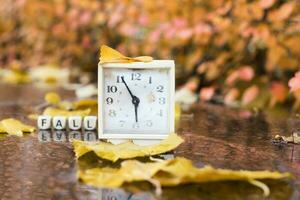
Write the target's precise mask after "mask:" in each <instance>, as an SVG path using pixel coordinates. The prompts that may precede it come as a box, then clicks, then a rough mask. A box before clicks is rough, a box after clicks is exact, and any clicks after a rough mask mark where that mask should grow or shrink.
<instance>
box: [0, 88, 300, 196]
mask: <svg viewBox="0 0 300 200" xmlns="http://www.w3.org/2000/svg"><path fill="white" fill-rule="evenodd" d="M0 91H1V92H0V119H3V118H7V117H15V118H18V119H20V120H22V121H24V122H27V123H30V124H35V122H34V121H31V120H29V119H27V118H26V116H27V114H29V113H32V112H35V111H36V110H37V109H38V107H39V105H41V104H42V103H43V96H44V94H45V93H46V92H47V91H53V90H52V89H47V90H46V89H38V88H35V87H33V86H30V85H28V86H11V85H0ZM58 92H59V93H60V94H62V95H63V97H64V98H69V99H72V98H73V96H72V93H71V92H69V91H64V90H58ZM299 129H300V120H299V119H296V118H293V117H288V116H287V115H285V114H282V115H279V116H272V115H269V114H265V113H259V114H256V115H250V114H249V113H248V112H246V111H242V110H238V109H229V108H224V107H222V106H216V105H208V104H206V105H198V106H195V107H194V108H193V109H192V110H191V111H190V112H188V113H185V114H183V115H182V116H181V118H180V120H179V121H178V123H177V132H178V134H179V135H181V136H182V137H184V138H185V143H183V144H182V145H181V146H180V147H179V148H178V149H176V150H175V151H174V152H173V153H174V154H175V156H184V157H186V158H189V159H191V160H193V162H194V164H195V165H197V166H199V167H201V166H203V165H207V164H209V165H212V166H214V167H220V168H229V169H247V170H264V169H267V170H279V171H282V172H284V171H288V172H291V173H293V175H294V177H295V178H294V179H293V180H290V181H271V180H267V181H265V182H266V183H267V185H268V186H269V187H270V189H271V195H270V197H268V198H267V199H295V200H296V199H300V145H293V144H274V143H272V138H273V137H274V136H275V135H276V134H281V135H290V134H291V133H292V132H293V131H299ZM74 137H75V138H81V139H84V140H89V139H90V140H93V139H95V137H96V136H95V135H93V133H89V135H86V133H80V134H78V133H73V134H72V133H71V134H70V133H64V132H60V133H47V132H38V131H37V132H36V133H35V134H31V135H26V136H25V137H22V138H19V137H15V136H6V135H0V199H1V200H8V199H24V200H25V199H30V200H39V199H58V200H60V199H84V200H94V199H95V200H96V199H97V200H98V199H104V200H115V199H118V200H119V199H122V200H123V199H221V198H222V199H265V198H264V197H263V196H262V192H261V190H260V189H258V188H255V187H253V186H251V185H249V184H248V183H244V182H220V183H206V184H198V185H185V186H180V187H174V188H165V189H163V193H162V195H161V196H160V197H157V196H155V195H154V191H153V190H150V191H139V192H136V193H134V194H133V193H130V192H125V191H124V190H121V189H119V190H109V189H96V188H93V187H90V186H86V185H83V184H81V183H80V182H78V181H77V180H76V168H77V164H76V161H75V157H74V153H73V150H72V146H71V144H70V142H69V141H70V139H71V138H74Z"/></svg>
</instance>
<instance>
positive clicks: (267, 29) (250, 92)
mask: <svg viewBox="0 0 300 200" xmlns="http://www.w3.org/2000/svg"><path fill="white" fill-rule="evenodd" d="M101 44H106V45H108V46H111V47H113V48H116V49H117V50H119V51H120V52H122V53H123V54H125V55H128V56H139V55H150V56H153V57H154V58H155V59H174V60H175V62H176V72H177V74H176V75H177V83H178V86H179V88H185V89H187V90H189V91H190V92H192V93H193V95H196V97H197V99H198V100H200V101H213V102H216V103H225V104H226V105H229V106H250V107H253V106H256V107H262V108H263V107H266V106H269V107H274V106H275V105H279V104H284V105H288V106H292V105H293V106H294V108H295V109H297V108H298V107H299V105H300V103H299V102H300V92H299V91H300V90H299V88H300V74H298V76H297V75H295V76H294V74H295V73H296V72H297V71H298V70H299V67H300V3H299V1H297V0H290V1H285V0H210V1H207V0H164V1H143V0H109V1H100V0H99V1H98V0H88V1H87V0H15V1H11V0H1V5H0V66H1V68H6V69H13V70H17V71H18V72H20V71H22V73H23V72H24V73H25V72H26V71H27V70H28V69H29V68H34V67H37V66H41V65H54V66H59V67H65V68H69V69H71V70H73V69H75V68H80V69H82V70H85V71H91V72H95V71H96V70H97V62H98V59H99V55H98V54H99V47H100V45H101ZM293 76H294V77H293ZM24 82H26V81H24ZM289 87H290V88H289Z"/></svg>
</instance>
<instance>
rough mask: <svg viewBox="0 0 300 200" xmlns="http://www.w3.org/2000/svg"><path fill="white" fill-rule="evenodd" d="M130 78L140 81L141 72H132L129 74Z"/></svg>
mask: <svg viewBox="0 0 300 200" xmlns="http://www.w3.org/2000/svg"><path fill="white" fill-rule="evenodd" d="M131 80H132V81H135V80H136V81H140V80H141V73H132V74H131Z"/></svg>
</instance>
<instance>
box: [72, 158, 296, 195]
mask: <svg viewBox="0 0 300 200" xmlns="http://www.w3.org/2000/svg"><path fill="white" fill-rule="evenodd" d="M77 177H78V178H79V179H81V180H82V181H83V182H84V183H86V184H88V185H93V186H96V187H109V188H118V187H121V186H122V185H123V184H124V183H131V182H137V181H148V182H150V183H152V184H154V185H155V186H156V187H160V186H176V185H180V184H188V183H203V182H214V181H246V182H249V183H250V184H253V185H255V186H257V187H260V188H261V189H262V190H263V192H264V195H265V196H268V195H269V193H270V191H269V188H268V187H267V185H265V184H264V183H262V182H260V181H259V180H261V179H282V178H290V177H291V174H289V173H279V172H270V171H246V170H240V171H234V170H227V169H215V168H213V167H211V166H205V167H203V168H197V167H195V166H193V164H192V162H191V161H190V160H188V159H185V158H182V157H177V158H175V159H171V160H165V161H159V162H147V163H142V162H139V161H137V160H127V161H123V162H122V163H121V167H120V168H109V167H104V168H92V169H87V170H79V171H78V173H77Z"/></svg>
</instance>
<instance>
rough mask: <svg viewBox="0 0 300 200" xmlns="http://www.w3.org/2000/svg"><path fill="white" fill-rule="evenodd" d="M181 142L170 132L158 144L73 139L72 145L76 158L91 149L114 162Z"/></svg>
mask: <svg viewBox="0 0 300 200" xmlns="http://www.w3.org/2000/svg"><path fill="white" fill-rule="evenodd" d="M182 142H183V139H182V138H181V137H179V136H178V135H177V134H175V133H172V134H170V135H169V137H168V138H166V139H165V140H163V141H161V142H160V143H159V144H156V145H149V146H139V145H136V144H134V143H132V142H126V143H122V144H118V145H113V144H111V143H107V142H84V141H79V140H75V141H73V146H74V151H75V154H76V157H77V158H79V157H81V156H82V155H84V154H86V153H88V152H90V151H93V152H94V153H95V154H96V155H97V156H99V157H100V158H104V159H107V160H110V161H113V162H115V161H117V160H118V159H129V158H135V157H144V156H151V155H157V154H161V153H165V152H168V151H171V150H173V149H175V148H176V147H177V146H178V145H180V144H181V143H182Z"/></svg>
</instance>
